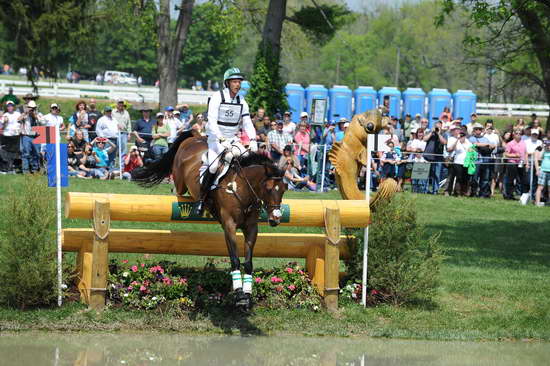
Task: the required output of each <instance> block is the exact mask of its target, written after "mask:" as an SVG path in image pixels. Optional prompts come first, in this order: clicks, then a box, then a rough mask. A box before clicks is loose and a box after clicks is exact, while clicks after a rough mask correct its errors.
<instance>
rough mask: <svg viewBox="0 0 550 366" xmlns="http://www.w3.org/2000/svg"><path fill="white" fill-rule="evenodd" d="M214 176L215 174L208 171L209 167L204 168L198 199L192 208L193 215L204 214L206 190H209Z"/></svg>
mask: <svg viewBox="0 0 550 366" xmlns="http://www.w3.org/2000/svg"><path fill="white" fill-rule="evenodd" d="M215 178H216V175H215V174H212V173H210V170H209V169H206V171H205V172H204V176H203V177H202V184H201V191H200V199H199V201H198V202H197V204H196V206H195V207H194V210H193V213H194V216H202V215H204V200H205V199H206V196H208V192H209V191H210V187H211V186H212V183H214V179H215Z"/></svg>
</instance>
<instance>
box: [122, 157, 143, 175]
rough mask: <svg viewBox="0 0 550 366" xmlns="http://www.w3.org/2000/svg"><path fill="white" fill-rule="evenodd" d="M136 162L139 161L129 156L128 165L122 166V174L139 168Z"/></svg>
mask: <svg viewBox="0 0 550 366" xmlns="http://www.w3.org/2000/svg"><path fill="white" fill-rule="evenodd" d="M138 161H139V159H138V158H135V157H133V156H130V161H129V162H128V164H126V165H125V166H124V172H128V173H130V172H131V171H132V170H134V169H135V168H138V167H139V164H138Z"/></svg>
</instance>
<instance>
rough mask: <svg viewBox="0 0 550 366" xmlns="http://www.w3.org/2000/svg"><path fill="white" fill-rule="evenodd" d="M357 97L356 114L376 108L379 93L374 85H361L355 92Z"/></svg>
mask: <svg viewBox="0 0 550 366" xmlns="http://www.w3.org/2000/svg"><path fill="white" fill-rule="evenodd" d="M353 96H354V99H355V114H359V113H363V112H366V111H370V110H372V109H376V107H377V106H378V104H377V102H376V97H377V96H378V93H377V92H376V90H374V88H373V87H372V86H360V87H358V88H357V89H355V91H354V92H353Z"/></svg>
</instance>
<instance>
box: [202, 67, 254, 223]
mask: <svg viewBox="0 0 550 366" xmlns="http://www.w3.org/2000/svg"><path fill="white" fill-rule="evenodd" d="M243 80H244V74H243V73H242V72H241V70H239V69H238V68H236V67H231V68H229V69H227V70H226V71H225V73H224V75H223V86H224V88H223V90H220V91H219V92H216V93H214V94H213V95H212V97H211V99H210V102H209V104H208V122H207V123H206V136H207V137H208V138H207V142H208V154H207V156H208V159H207V162H206V164H204V165H203V166H202V167H201V172H202V173H201V174H202V180H201V191H200V199H199V202H198V204H197V206H196V207H195V213H197V214H200V215H202V214H203V213H204V205H203V203H204V199H205V198H206V195H207V194H208V192H209V191H210V188H211V186H212V184H213V183H214V180H215V178H216V173H217V171H218V167H219V164H220V159H219V157H220V156H221V153H222V152H224V151H225V150H232V151H233V150H237V149H233V148H232V146H233V145H234V144H235V143H237V142H238V138H237V133H238V132H239V128H242V129H243V130H244V132H245V133H246V135H247V136H248V138H249V139H250V145H249V146H250V150H251V151H252V152H256V151H257V150H258V144H257V142H256V129H255V128H254V124H253V123H252V120H251V119H250V111H249V108H248V103H247V102H246V100H245V99H244V98H241V97H240V96H239V91H240V90H241V83H242V81H243ZM243 151H244V150H243ZM229 155H231V154H226V157H227V158H229V157H230V156H229Z"/></svg>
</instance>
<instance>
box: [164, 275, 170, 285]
mask: <svg viewBox="0 0 550 366" xmlns="http://www.w3.org/2000/svg"><path fill="white" fill-rule="evenodd" d="M162 282H164V284H165V285H171V284H172V280H171V279H170V278H168V277H163V278H162Z"/></svg>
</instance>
